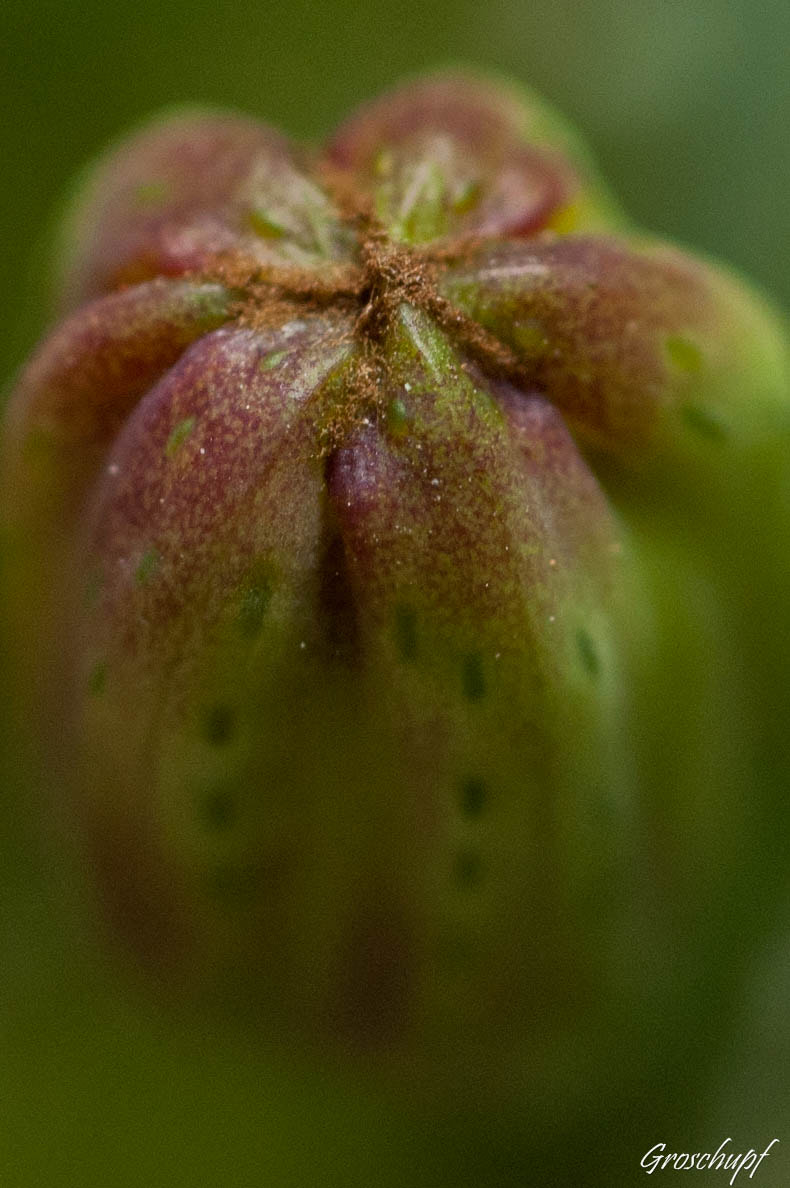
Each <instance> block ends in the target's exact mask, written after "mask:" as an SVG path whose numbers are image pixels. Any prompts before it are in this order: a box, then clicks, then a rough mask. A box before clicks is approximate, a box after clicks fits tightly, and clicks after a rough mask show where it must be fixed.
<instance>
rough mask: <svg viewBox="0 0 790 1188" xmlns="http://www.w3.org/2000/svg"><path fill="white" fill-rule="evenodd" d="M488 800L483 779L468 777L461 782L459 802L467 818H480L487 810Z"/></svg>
mask: <svg viewBox="0 0 790 1188" xmlns="http://www.w3.org/2000/svg"><path fill="white" fill-rule="evenodd" d="M487 798H488V797H487V791H486V786H485V784H484V782H483V781H482V780H481V779H478V778H477V777H476V776H468V777H467V778H466V779H465V780H462V781H461V787H460V796H459V801H460V806H461V812H462V813H463V814H464V816H465V817H470V818H472V819H474V818H476V817H479V816H480V814H481V813H482V811H483V809H484V808H485V804H486V800H487Z"/></svg>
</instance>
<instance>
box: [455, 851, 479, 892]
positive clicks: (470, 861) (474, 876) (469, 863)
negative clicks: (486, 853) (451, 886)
mask: <svg viewBox="0 0 790 1188" xmlns="http://www.w3.org/2000/svg"><path fill="white" fill-rule="evenodd" d="M482 873H483V868H482V863H481V861H480V855H479V854H478V853H476V852H475V851H474V850H461V852H460V854H457V855H456V857H455V862H454V864H453V877H454V879H455V881H456V883H458V885H459V886H460V887H466V888H471V887H477V886H479V884H480V881H481V878H482Z"/></svg>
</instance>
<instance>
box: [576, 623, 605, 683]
mask: <svg viewBox="0 0 790 1188" xmlns="http://www.w3.org/2000/svg"><path fill="white" fill-rule="evenodd" d="M576 649H577V651H578V653H579V659H580V660H581V662H582V667H583V669H584V671H585V672H587V673H589V675H590V676H591V677H597V676H599V674H600V672H601V658H600V656H599V655H598V649H597V648H596V646H595V644H594V643H593V641H592V637H591V636H590V635H589V633H588V632H587V631H585V630H584V628H583V627H580V628H579V630H578V631H577V632H576Z"/></svg>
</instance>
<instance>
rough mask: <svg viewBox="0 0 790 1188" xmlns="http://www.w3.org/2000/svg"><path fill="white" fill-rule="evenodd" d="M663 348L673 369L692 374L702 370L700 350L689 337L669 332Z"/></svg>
mask: <svg viewBox="0 0 790 1188" xmlns="http://www.w3.org/2000/svg"><path fill="white" fill-rule="evenodd" d="M664 349H665V351H666V354H667V359H668V361H669V364H670V366H671V367H673V368H674V370H675V371H681V372H685V373H687V374H689V375H694V374H696V373H697V372H698V371H701V370H702V351H701V350H700V349H699V347H698V346H697V345H696V343H694V342H692V341H691V339H689V338H684V337H683V336H682V335H681V334H670V336H669V338H667V340H666V341H665V343H664Z"/></svg>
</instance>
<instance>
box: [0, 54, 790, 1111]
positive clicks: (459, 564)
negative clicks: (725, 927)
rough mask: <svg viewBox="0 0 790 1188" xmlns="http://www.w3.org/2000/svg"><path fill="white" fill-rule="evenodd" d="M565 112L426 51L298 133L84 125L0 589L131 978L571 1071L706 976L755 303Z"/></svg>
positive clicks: (467, 1063)
mask: <svg viewBox="0 0 790 1188" xmlns="http://www.w3.org/2000/svg"><path fill="white" fill-rule="evenodd" d="M560 128H561V126H560V125H559V123H558V122H556V121H554V120H553V119H552V117H551V116H547V115H546V113H545V112H544V111H543V109H542V108H541V106H540V105H539V104H538V103H537V101H534V100H530V99H521V98H519V97H517V95H516V93H515V91H513V90H511V89H508V88H504V87H500V86H497V85H495V84H492V83H489V82H486V81H482V80H480V79H476V78H467V77H465V76H461V75H456V74H449V75H440V76H436V77H434V78H430V79H426V80H422V81H417V82H415V83H413V84H411V85H409V86H406V87H404V88H402V89H400V90H398V91H396V92H395V93H393V94H392V95H389V96H385V97H384V98H383V99H381V100H379V101H378V102H376V103H374V104H372V105H371V106H369V107H368V108H365V109H363V110H362V112H361V113H360V114H358V115H357V116H354V117H352V118H351V119H350V120H349V121H348V122H347V123H346V124H345V125H344V126H343V127H341V129H340V130H339V131H338V132H337V133H336V134H335V136H334V137H333V138H332V139H331V140H330V142H329V145H328V147H327V148H326V150H325V151H324V152H323V153H314V152H308V151H307V150H302V149H299V148H296V147H294V146H293V145H291V144H290V143H289V142H288V141H287V140H286V139H285V138H284V137H283V136H281V135H280V134H279V133H276V132H274V131H273V130H271V129H269V128H267V127H266V126H265V125H261V124H258V123H257V122H256V121H253V120H250V119H247V118H243V117H240V116H236V115H232V114H225V113H207V114H200V113H197V112H192V113H190V112H182V113H178V114H176V115H174V116H171V117H169V118H166V119H164V120H163V121H161V122H159V123H153V124H151V125H149V126H148V127H147V128H145V129H143V130H142V131H141V132H139V133H138V134H137V135H136V136H134V137H132V138H131V139H130V140H128V141H125V142H123V143H121V144H120V145H119V146H118V147H116V148H115V149H114V150H113V151H112V152H111V153H110V154H109V156H107V157H106V158H105V159H104V160H102V161H101V162H100V163H99V164H98V166H96V168H95V170H94V172H93V174H92V175H91V177H90V178H89V179H88V180H87V182H86V184H85V189H84V192H83V193H82V195H81V196H80V197H79V200H78V201H77V202H76V203H75V204H74V206H73V208H72V211H71V213H70V215H69V218H68V220H67V224H66V230H67V235H68V237H69V245H68V251H67V260H66V266H65V269H64V271H63V274H62V276H61V281H60V292H59V301H60V304H61V308H62V309H63V310H64V311H65V316H64V320H63V321H62V322H61V323H60V325H59V326H57V327H56V329H55V330H54V331H53V332H52V334H51V335H50V337H49V338H48V339H47V340H46V341H45V342H44V343H43V344H42V345H41V346H40V347H39V348H38V350H37V351H36V353H35V354H34V356H33V358H32V359H31V361H30V362H29V364H28V365H27V367H26V368H25V370H24V371H23V373H22V375H21V376H20V378H19V381H18V384H17V387H16V390H15V392H14V394H13V395H12V397H11V401H10V403H9V406H8V411H7V416H6V421H5V432H4V438H3V456H2V467H3V471H2V474H3V484H4V486H3V517H4V524H3V535H4V539H5V541H6V548H7V564H6V566H5V577H4V581H5V590H4V601H5V605H6V608H7V611H6V615H7V620H8V622H9V623H10V624H11V632H10V635H9V638H13V640H14V647H13V652H14V657H15V679H16V680H17V682H18V687H19V689H20V691H21V692H20V704H24V705H25V706H26V709H25V711H24V712H25V714H26V716H27V717H28V719H29V721H30V722H33V723H38V724H39V725H38V728H39V729H41V730H42V731H43V734H44V736H45V737H47V742H48V746H47V758H46V765H47V772H49V773H51V772H53V771H59V772H60V773H61V774H62V776H63V778H64V781H65V783H66V785H67V788H68V800H69V804H70V806H71V809H70V811H71V812H72V814H73V816H74V817H75V818H76V819H77V820H78V821H79V822H80V826H81V836H82V838H83V844H84V853H85V858H86V862H87V865H88V868H89V869H90V871H91V873H92V877H93V878H94V880H95V883H96V886H97V888H98V897H99V900H100V902H101V905H102V908H103V910H104V913H105V915H106V917H107V919H108V920H109V921H110V922H111V924H112V926H113V928H114V930H115V931H116V933H117V934H119V935H120V936H121V937H122V938H123V939H124V940H125V941H126V942H127V944H128V945H129V947H130V948H131V950H132V951H134V952H136V954H137V955H138V956H139V958H140V960H141V961H142V963H143V964H145V965H146V966H148V967H149V968H150V969H152V970H154V971H156V973H157V974H158V976H159V977H160V979H161V982H162V984H163V985H165V986H167V987H169V988H170V989H171V990H173V989H177V990H178V992H179V993H182V994H190V995H191V994H194V993H197V994H198V995H209V996H212V997H218V998H219V999H220V1000H222V999H223V998H224V999H225V1000H229V999H231V1000H233V1001H234V1002H235V1003H236V1004H238V1003H239V1002H244V1003H248V1004H250V1005H251V1006H252V1004H254V1007H255V1010H256V1011H258V1012H259V1013H260V1016H261V1017H262V1018H266V1019H268V1020H270V1021H274V1022H275V1023H279V1024H282V1025H284V1026H285V1027H286V1028H287V1029H288V1030H289V1032H292V1033H294V1034H300V1035H302V1036H303V1037H309V1038H310V1039H311V1040H313V1041H318V1043H319V1044H320V1045H321V1046H324V1047H326V1046H329V1047H330V1048H332V1047H337V1046H338V1045H339V1046H340V1047H341V1048H342V1049H344V1050H349V1049H353V1050H355V1051H357V1052H364V1053H366V1054H367V1057H368V1058H369V1059H371V1060H372V1063H373V1064H374V1065H376V1066H377V1067H380V1068H388V1069H390V1070H392V1069H395V1070H397V1071H398V1072H399V1073H400V1074H401V1075H403V1076H404V1077H407V1078H412V1079H417V1080H421V1079H422V1078H423V1077H424V1076H426V1075H427V1076H429V1077H430V1076H435V1075H436V1074H437V1071H439V1072H440V1073H442V1075H445V1074H449V1075H457V1074H458V1073H459V1071H460V1072H462V1073H463V1072H464V1071H465V1070H466V1071H468V1069H469V1068H470V1067H471V1065H472V1064H474V1065H475V1066H476V1069H477V1072H478V1073H479V1074H480V1075H481V1076H482V1077H483V1079H484V1080H485V1082H486V1085H487V1086H488V1088H489V1089H490V1088H491V1087H492V1086H493V1087H495V1088H496V1089H497V1091H498V1092H500V1093H505V1094H509V1093H511V1092H512V1090H513V1087H514V1085H519V1086H521V1089H520V1090H519V1091H521V1090H523V1087H524V1083H525V1079H528V1078H529V1077H530V1076H532V1075H533V1074H534V1075H536V1076H538V1077H539V1079H544V1078H545V1079H547V1080H548V1081H550V1082H551V1083H552V1085H553V1086H554V1088H553V1090H551V1092H550V1093H549V1096H551V1094H552V1093H553V1094H555V1095H556V1096H557V1097H562V1096H563V1095H566V1096H567V1095H568V1094H570V1095H572V1096H581V1097H584V1095H585V1094H586V1093H587V1092H588V1091H592V1090H590V1086H591V1084H592V1082H593V1081H594V1074H593V1073H592V1072H591V1065H593V1064H595V1062H596V1056H595V1054H596V1053H598V1054H599V1055H600V1054H601V1053H608V1052H611V1051H617V1050H618V1049H617V1044H618V1043H620V1045H621V1049H620V1050H621V1051H622V1044H623V1043H624V1042H625V1041H624V1038H623V1037H624V1035H625V1033H626V1032H627V1033H628V1036H629V1037H630V1040H633V1035H634V1029H636V1030H637V1031H639V1030H640V1028H641V1027H642V1026H643V1023H644V1025H645V1026H647V1020H648V1016H649V1015H650V1014H651V1011H652V1012H655V1007H656V1001H657V999H658V998H660V993H661V992H660V990H659V989H658V988H657V984H658V985H660V986H666V987H669V986H670V985H671V984H672V983H673V979H674V980H675V982H678V981H679V982H684V979H685V982H687V983H688V985H696V984H697V983H698V982H700V984H701V981H700V980H702V981H704V980H705V978H707V977H708V976H712V975H710V974H709V973H708V971H707V967H705V969H706V972H705V973H704V976H703V972H702V963H701V962H700V963H698V962H695V960H694V958H693V956H692V949H693V940H694V938H695V935H696V933H697V930H698V929H699V927H700V923H701V922H702V921H709V920H710V919H711V918H712V914H713V913H714V912H715V911H716V905H717V904H718V903H720V902H721V900H722V897H725V898H726V896H727V895H729V894H730V893H731V890H732V887H733V885H734V884H733V882H732V879H731V877H730V873H729V872H730V871H731V870H732V869H733V867H734V865H737V864H736V862H735V857H736V854H737V852H738V846H739V844H742V843H743V839H744V834H743V830H744V829H747V835H746V837H747V842H748V820H749V805H748V803H747V802H748V800H749V792H748V783H749V771H750V766H749V765H750V763H752V759H753V754H754V748H755V739H756V738H757V734H758V727H757V721H758V719H759V717H760V713H761V707H760V706H759V705H758V704H753V699H751V700H750V698H751V686H749V684H748V682H746V683H744V681H743V679H742V677H743V672H744V670H745V668H746V667H747V666H748V665H749V664H750V663H751V662H752V661H753V656H750V655H749V654H747V651H746V648H747V645H746V644H743V643H742V642H741V643H739V639H738V634H737V633H738V625H739V624H741V623H742V622H743V620H744V616H745V613H746V608H745V603H744V600H743V585H744V574H745V568H744V562H743V560H742V559H740V560H736V555H737V554H739V550H741V549H742V547H743V546H744V544H745V541H746V534H745V533H744V524H745V523H746V522H747V520H749V517H750V515H751V512H752V511H753V510H754V509H755V508H756V507H757V506H758V505H759V504H760V503H761V501H762V504H763V505H764V506H767V507H769V508H770V509H771V511H772V513H774V514H776V515H781V514H782V513H781V512H780V505H781V499H782V495H781V492H782V489H783V488H782V483H783V482H785V481H786V478H787V457H788V452H787V445H788V426H789V425H790V422H789V421H788V400H787V394H788V372H787V355H786V345H785V340H784V337H783V329H782V327H781V325H780V323H779V321H778V319H777V318H776V316H775V315H774V314H772V313H771V311H770V310H768V308H767V307H766V306H765V304H764V303H763V302H762V301H761V300H760V299H759V298H757V297H756V296H755V295H754V294H752V293H751V292H750V291H749V290H748V289H747V288H746V287H745V286H743V285H742V284H741V282H739V281H737V280H735V279H733V278H732V277H730V276H729V275H727V274H726V273H724V272H722V271H720V270H718V269H717V268H715V267H714V266H712V265H709V264H707V263H704V262H702V261H699V260H696V259H693V258H691V257H689V256H687V255H685V254H683V253H681V252H679V251H677V250H676V249H673V248H669V247H667V246H665V245H661V244H657V243H654V242H652V241H647V240H644V239H641V238H638V237H636V236H635V235H633V234H632V233H630V232H629V231H627V230H626V225H625V223H624V221H623V219H622V218H621V216H620V215H619V214H618V213H617V212H616V208H615V206H614V204H613V202H612V201H611V199H610V198H609V197H608V196H607V195H606V193H605V191H604V189H603V188H602V187H601V186H600V184H599V183H598V182H597V180H596V179H595V176H594V174H593V173H592V172H591V170H590V168H589V166H588V164H587V163H586V161H585V159H584V157H583V154H582V155H581V156H577V155H575V154H574V150H573V144H574V142H573V140H572V137H571V136H570V135H568V134H567V133H565V132H563V131H561V130H560ZM745 474H747V475H748V474H751V475H753V476H756V482H757V487H756V488H755V489H754V490H753V491H752V490H751V489H750V488H749V486H748V483H747V482H746V480H745V479H744V477H743V476H744V475H745ZM758 488H759V489H758ZM744 501H746V502H744ZM784 514H785V518H786V508H785V513H784ZM711 516H713V519H711ZM679 525H682V527H679ZM760 565H761V566H762V569H760V567H759V566H758V567H756V568H755V567H754V566H752V564H751V559H750V560H749V568H750V572H751V574H752V577H753V578H754V580H756V581H758V582H760V581H765V582H766V583H768V582H770V574H771V569H772V567H771V560H770V558H769V557H766V556H764V555H763V557H762V559H761V561H760ZM667 573H671V575H672V576H671V577H670V578H669V579H668V578H667ZM668 582H669V584H668ZM712 608H714V609H712ZM667 688H671V689H672V691H673V695H672V696H669V697H663V695H662V691H666V690H667ZM657 698H658V700H657ZM55 718H56V719H57V720H58V721H61V722H63V727H62V729H61V730H58V731H52V730H50V729H47V728H46V727H45V726H42V725H41V723H43V722H46V721H51V720H54V719H55ZM34 728H36V727H34ZM667 749H668V750H669V751H670V752H671V756H670V757H666V756H665V755H664V752H665V751H666V750H667ZM683 772H685V773H687V774H686V775H684V774H679V773H683ZM43 778H44V779H46V778H47V776H46V773H45V775H44V777H43ZM676 778H679V779H680V780H681V783H682V787H679V788H675V787H673V788H672V789H671V791H670V792H669V794H667V790H666V787H665V785H666V783H667V781H669V780H675V779H676ZM699 781H702V787H701V786H700V783H699ZM698 831H699V832H698ZM739 839H740V841H739ZM692 854H696V856H697V859H698V864H699V868H698V869H697V867H694V866H693V864H692V865H690V858H691V855H692ZM672 950H674V956H672V957H670V956H669V953H670V951H672ZM667 960H669V961H671V962H674V963H675V964H674V967H673V972H672V975H671V976H668V975H667V972H666V970H665V969H664V968H663V963H664V962H666V961H667ZM685 982H684V985H685ZM667 992H668V993H669V991H667ZM695 992H696V991H695ZM623 1014H625V1016H626V1020H627V1021H626V1024H623V1022H622V1015H623ZM669 1014H671V1012H669ZM669 1014H668V1015H667V1017H669ZM612 1045H615V1046H614V1047H612ZM623 1065H624V1067H623V1070H622V1077H623V1079H624V1080H627V1077H628V1075H630V1074H629V1068H628V1063H627V1061H624V1062H623ZM550 1067H551V1068H553V1071H551V1072H549V1068H550ZM582 1067H583V1068H584V1069H585V1074H584V1077H580V1075H579V1073H580V1069H581V1068H582ZM605 1069H606V1066H604V1068H603V1071H602V1072H599V1074H598V1075H599V1077H600V1076H602V1075H603V1074H604V1073H605ZM630 1071H633V1070H630ZM585 1086H586V1087H587V1088H585Z"/></svg>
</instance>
